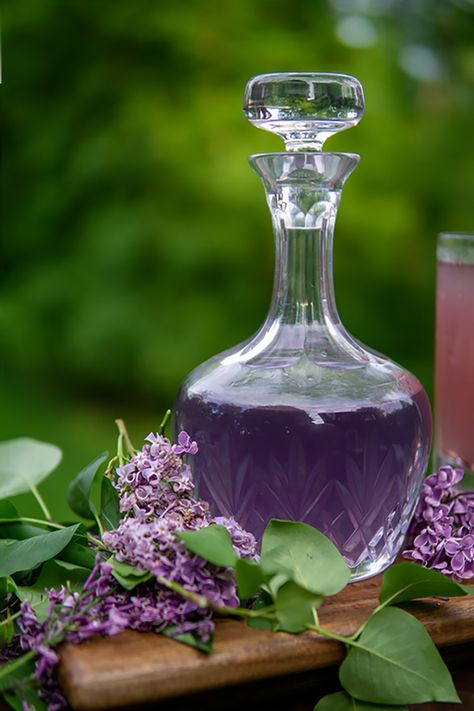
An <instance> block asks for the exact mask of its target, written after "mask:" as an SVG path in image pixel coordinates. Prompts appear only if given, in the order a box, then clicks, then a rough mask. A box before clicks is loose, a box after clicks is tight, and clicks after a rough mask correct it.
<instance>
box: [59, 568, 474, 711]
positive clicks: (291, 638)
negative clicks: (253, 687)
mask: <svg viewBox="0 0 474 711" xmlns="http://www.w3.org/2000/svg"><path fill="white" fill-rule="evenodd" d="M378 591H379V580H378V579H377V578H375V579H372V580H370V581H365V582H363V583H355V584H352V585H350V586H348V587H347V588H346V589H345V590H343V591H342V593H340V594H339V595H335V596H334V597H333V598H329V599H328V600H327V602H326V603H325V604H324V606H323V607H322V608H321V609H320V621H321V624H322V625H323V626H326V627H328V628H329V629H330V630H333V631H334V632H337V633H339V634H343V635H349V634H352V633H353V632H355V630H356V629H357V628H358V626H359V625H360V624H361V623H362V622H363V621H364V620H365V619H366V618H367V616H368V614H369V613H370V611H371V610H372V609H373V608H374V607H375V606H376V604H377V596H378ZM407 609H410V611H411V612H413V613H414V614H415V615H416V616H417V617H418V619H420V620H421V621H422V622H423V623H424V625H425V626H426V629H427V630H428V632H429V634H430V635H431V637H432V638H433V640H434V642H435V643H436V644H437V645H438V646H440V647H442V646H447V645H459V644H463V643H466V642H473V641H474V596H472V597H471V596H467V597H464V598H457V599H453V600H450V601H444V600H431V599H430V600H423V601H420V602H416V603H411V604H410V606H409V608H407ZM215 648H216V651H215V653H214V654H211V655H205V654H203V653H201V652H198V651H196V650H194V649H192V648H190V647H186V646H185V645H182V644H179V643H177V642H174V641H173V640H171V639H168V638H166V637H163V636H161V635H155V634H153V633H138V632H132V631H126V632H124V633H122V634H121V635H119V636H117V637H111V638H105V639H103V638H96V639H93V640H91V641H89V642H86V643H84V644H82V645H79V646H74V645H65V646H64V647H63V648H62V649H61V652H60V656H61V665H60V672H59V674H60V683H61V685H62V687H63V689H64V691H65V693H66V696H67V698H68V700H69V701H70V703H71V705H72V706H73V707H74V708H75V709H77V710H78V711H97V710H99V709H110V708H119V707H128V708H130V707H133V706H138V705H140V704H145V703H151V702H154V701H163V700H166V699H173V698H176V697H179V696H184V695H186V694H196V693H198V692H202V691H212V690H217V689H219V688H222V687H227V686H232V687H235V686H236V685H239V684H247V683H250V682H256V681H260V680H261V681H263V680H268V679H271V678H274V677H281V676H286V675H291V674H296V673H298V672H304V671H307V670H313V669H321V668H324V667H331V666H333V665H335V664H337V663H338V662H339V661H340V660H341V659H342V658H343V656H344V648H343V646H342V645H341V644H339V643H338V642H334V641H332V640H328V639H327V638H324V637H321V636H319V635H317V634H315V633H310V632H308V633H304V634H302V635H289V634H285V633H282V632H279V633H276V634H274V633H271V632H267V631H264V630H254V629H251V628H249V627H248V626H247V625H246V624H245V622H242V621H240V620H239V621H237V620H230V619H226V620H219V621H218V622H217V625H216V635H215Z"/></svg>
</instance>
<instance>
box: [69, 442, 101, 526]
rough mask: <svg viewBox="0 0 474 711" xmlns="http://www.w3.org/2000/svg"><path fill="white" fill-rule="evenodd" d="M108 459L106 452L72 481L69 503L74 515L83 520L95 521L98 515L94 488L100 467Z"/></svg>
mask: <svg viewBox="0 0 474 711" xmlns="http://www.w3.org/2000/svg"><path fill="white" fill-rule="evenodd" d="M107 457H108V452H104V453H103V454H100V455H99V456H98V457H96V458H95V459H94V460H93V461H92V462H91V463H90V464H88V465H87V466H86V467H85V468H84V469H82V470H81V471H80V472H79V474H78V475H77V476H76V477H75V479H73V480H72V481H71V483H70V484H69V487H68V492H67V502H68V504H69V507H70V508H71V510H72V511H74V513H76V514H77V515H78V516H81V517H82V518H86V519H89V520H94V518H95V517H96V515H97V512H96V509H95V505H94V503H93V502H92V487H93V485H94V482H96V481H98V477H99V474H100V466H101V464H103V463H104V462H105V461H106V459H107Z"/></svg>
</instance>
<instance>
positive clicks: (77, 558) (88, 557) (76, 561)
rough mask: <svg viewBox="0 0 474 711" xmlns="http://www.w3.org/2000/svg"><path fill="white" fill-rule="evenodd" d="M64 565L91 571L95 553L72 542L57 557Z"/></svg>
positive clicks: (80, 544)
mask: <svg viewBox="0 0 474 711" xmlns="http://www.w3.org/2000/svg"><path fill="white" fill-rule="evenodd" d="M57 557H58V558H60V559H61V560H63V561H66V563H71V564H72V565H77V566H79V567H80V568H88V569H89V570H92V568H93V567H94V563H95V558H96V553H95V552H94V551H93V550H92V549H91V548H89V547H88V546H84V545H82V543H77V542H76V541H75V540H72V541H71V542H70V543H68V544H67V546H66V547H65V548H63V550H62V551H61V552H60V553H59V554H58V556H57Z"/></svg>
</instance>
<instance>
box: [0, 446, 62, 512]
mask: <svg viewBox="0 0 474 711" xmlns="http://www.w3.org/2000/svg"><path fill="white" fill-rule="evenodd" d="M61 458H62V452H61V450H60V449H59V447H56V446H55V445H54V444H47V443H46V442H38V441H37V440H35V439H29V438H28V437H20V438H19V439H11V440H8V441H6V442H0V499H6V498H7V497H8V496H16V494H23V493H25V492H27V491H30V490H31V488H32V486H33V487H34V486H37V484H39V483H40V482H41V481H43V479H46V477H47V476H49V474H51V472H52V471H53V470H54V469H56V467H57V466H58V464H59V462H60V461H61Z"/></svg>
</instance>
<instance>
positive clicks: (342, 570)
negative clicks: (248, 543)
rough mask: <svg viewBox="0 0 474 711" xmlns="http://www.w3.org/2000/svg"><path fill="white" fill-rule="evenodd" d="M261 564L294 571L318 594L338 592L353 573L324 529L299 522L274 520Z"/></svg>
mask: <svg viewBox="0 0 474 711" xmlns="http://www.w3.org/2000/svg"><path fill="white" fill-rule="evenodd" d="M261 564H262V567H263V569H264V570H266V571H269V572H271V571H273V572H278V571H279V570H280V571H281V573H282V574H283V575H288V574H290V575H291V579H292V580H293V581H294V582H295V583H297V584H298V585H299V586H300V587H303V588H305V589H306V590H309V591H310V592H312V593H315V594H317V595H334V594H335V593H337V592H339V590H342V588H344V587H345V586H346V585H347V583H348V581H349V576H350V570H349V568H348V566H347V565H346V562H345V561H344V558H343V557H342V556H341V554H340V553H339V551H338V550H337V548H336V546H335V545H334V544H333V543H331V541H330V540H329V539H328V538H326V536H325V535H324V534H323V533H321V531H318V530H317V529H316V528H313V527H312V526H308V524H306V523H298V522H295V521H279V520H277V519H272V520H271V521H270V523H269V524H268V526H267V527H266V529H265V532H264V534H263V540H262V559H261Z"/></svg>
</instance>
